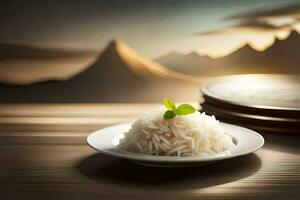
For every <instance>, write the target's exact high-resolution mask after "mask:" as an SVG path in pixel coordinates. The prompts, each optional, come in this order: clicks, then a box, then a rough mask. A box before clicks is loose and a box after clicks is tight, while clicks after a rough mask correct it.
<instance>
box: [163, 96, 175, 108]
mask: <svg viewBox="0 0 300 200" xmlns="http://www.w3.org/2000/svg"><path fill="white" fill-rule="evenodd" d="M164 105H165V107H166V108H167V109H169V110H173V111H174V110H175V109H176V106H175V103H174V102H173V101H172V100H171V99H169V98H167V97H165V98H164Z"/></svg>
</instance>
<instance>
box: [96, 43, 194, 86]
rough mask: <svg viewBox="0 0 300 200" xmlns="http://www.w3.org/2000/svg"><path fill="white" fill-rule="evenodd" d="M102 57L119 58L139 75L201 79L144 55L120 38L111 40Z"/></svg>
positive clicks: (125, 65)
mask: <svg viewBox="0 0 300 200" xmlns="http://www.w3.org/2000/svg"><path fill="white" fill-rule="evenodd" d="M101 57H102V58H103V57H109V59H110V60H115V59H118V60H119V61H121V62H122V63H123V66H124V67H127V68H128V69H129V70H130V71H131V72H133V73H134V74H136V75H137V76H142V77H146V78H147V77H150V78H151V77H152V78H153V77H154V78H157V77H160V78H167V79H181V80H191V81H193V82H195V81H199V80H198V79H197V80H195V77H190V76H187V75H184V74H180V73H178V72H175V71H172V70H170V69H168V68H166V67H165V66H163V65H161V64H159V63H156V62H154V61H152V60H150V59H147V58H145V57H143V56H142V55H140V54H139V53H137V52H136V51H135V50H133V49H132V48H131V47H129V46H128V45H127V44H126V43H125V42H123V41H122V40H119V39H114V40H111V41H110V43H109V44H108V46H107V47H106V49H105V50H104V51H103V53H102V56H101Z"/></svg>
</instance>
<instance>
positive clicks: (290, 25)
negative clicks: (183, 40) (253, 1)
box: [197, 3, 300, 55]
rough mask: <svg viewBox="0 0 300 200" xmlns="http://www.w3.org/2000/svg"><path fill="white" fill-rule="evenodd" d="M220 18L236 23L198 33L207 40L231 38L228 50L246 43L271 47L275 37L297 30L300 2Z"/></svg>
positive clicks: (299, 24)
mask: <svg viewBox="0 0 300 200" xmlns="http://www.w3.org/2000/svg"><path fill="white" fill-rule="evenodd" d="M222 20H231V21H233V22H235V23H234V24H233V25H231V26H228V27H223V28H219V29H214V30H209V31H206V32H200V33H197V35H198V36H200V37H202V39H204V38H206V39H209V40H210V41H214V40H215V39H216V38H218V37H219V38H223V40H224V41H225V40H228V41H234V44H232V46H231V47H230V48H231V49H235V48H236V47H237V46H243V45H245V44H249V45H251V46H252V47H253V48H254V49H256V50H260V51H263V50H265V49H266V48H268V47H269V46H271V45H272V44H273V43H274V41H275V39H276V38H278V39H285V38H286V37H288V35H289V33H290V32H291V31H292V30H294V29H299V30H300V3H292V4H281V5H277V6H271V7H266V8H262V9H256V10H250V11H247V12H242V13H237V14H236V15H232V16H229V17H226V18H224V19H222ZM232 43H233V42H232ZM228 49H229V47H228ZM228 52H229V51H227V53H228ZM224 54H225V55H226V53H224Z"/></svg>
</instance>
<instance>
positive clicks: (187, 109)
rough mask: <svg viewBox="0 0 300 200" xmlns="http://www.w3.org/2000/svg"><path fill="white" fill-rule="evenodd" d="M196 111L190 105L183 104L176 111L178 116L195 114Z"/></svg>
mask: <svg viewBox="0 0 300 200" xmlns="http://www.w3.org/2000/svg"><path fill="white" fill-rule="evenodd" d="M195 111H196V109H195V108H194V107H193V106H191V105H189V104H181V105H180V106H178V107H177V108H176V110H175V113H176V115H188V114H191V113H193V112H195Z"/></svg>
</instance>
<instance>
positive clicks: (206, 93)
mask: <svg viewBox="0 0 300 200" xmlns="http://www.w3.org/2000/svg"><path fill="white" fill-rule="evenodd" d="M241 77H265V78H266V77H267V78H272V77H273V78H274V77H276V78H292V79H299V80H300V76H297V75H287V74H240V75H227V76H221V77H216V78H214V79H213V80H211V81H209V82H208V83H205V84H203V85H202V86H201V87H200V91H201V92H202V93H203V94H204V95H206V96H208V97H209V98H211V99H213V100H214V101H217V102H221V103H226V104H229V105H235V106H241V107H248V108H249V107H250V108H254V109H265V110H282V111H292V112H299V111H300V108H296V107H282V106H267V105H259V104H245V103H242V102H237V101H232V100H228V99H221V98H219V97H218V96H216V95H215V94H213V93H211V92H210V91H209V90H208V89H207V88H208V87H209V86H210V85H212V84H214V83H217V82H220V81H226V80H232V79H240V78H241Z"/></svg>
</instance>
